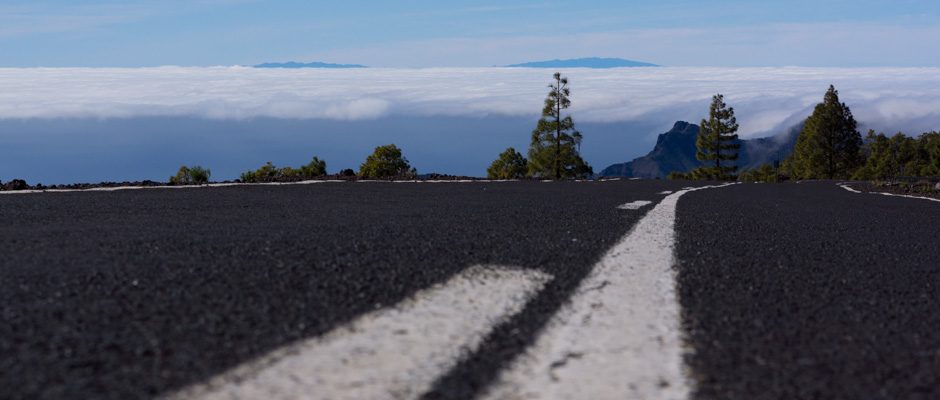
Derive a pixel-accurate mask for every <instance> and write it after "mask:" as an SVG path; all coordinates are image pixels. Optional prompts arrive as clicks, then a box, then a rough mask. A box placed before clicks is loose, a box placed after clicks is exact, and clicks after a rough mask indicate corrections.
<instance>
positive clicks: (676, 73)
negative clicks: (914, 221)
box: [0, 67, 940, 137]
mask: <svg viewBox="0 0 940 400" xmlns="http://www.w3.org/2000/svg"><path fill="white" fill-rule="evenodd" d="M552 72H553V71H550V70H544V69H528V68H439V69H433V68H432V69H377V68H369V69H256V68H249V67H211V68H189V67H158V68H126V69H111V68H30V69H0V119H9V118H63V117H66V118H68V117H79V118H130V117H141V116H195V117H203V118H209V119H236V120H242V119H250V118H255V117H271V118H300V119H306V118H327V119H337V120H361V119H375V118H380V117H385V116H390V115H401V116H472V117H486V116H491V115H502V116H535V117H538V113H539V112H540V110H541V107H542V102H543V101H544V99H545V96H546V94H547V92H548V91H547V88H546V86H547V85H548V84H549V83H550V82H551V74H552ZM562 72H563V73H564V75H565V76H567V77H568V78H569V81H570V87H571V90H572V95H571V100H572V108H571V109H570V112H571V114H572V115H573V116H574V118H575V122H582V121H583V122H619V121H639V120H658V121H657V123H658V124H659V125H661V126H665V127H668V126H669V125H671V123H672V122H674V121H676V120H681V119H684V120H689V121H692V122H696V121H698V120H699V119H701V118H703V117H705V116H706V114H707V111H708V110H707V105H708V102H709V100H710V98H711V96H712V95H714V94H716V93H722V94H724V96H725V101H726V103H728V104H729V105H730V106H732V107H734V108H735V110H736V115H737V118H738V122H739V123H740V124H741V129H740V132H739V133H740V134H741V136H743V137H751V136H753V135H759V134H764V133H766V132H769V131H772V130H773V129H775V128H777V127H778V126H779V125H781V124H784V123H787V122H788V121H790V120H793V119H799V118H803V117H805V116H806V115H808V113H810V112H811V111H812V107H813V106H814V105H815V104H816V103H818V102H820V101H821V100H822V97H823V94H824V93H825V91H826V89H827V88H828V87H829V85H830V84H832V85H835V87H836V89H837V90H839V92H840V98H841V100H842V101H843V102H845V103H846V104H848V105H849V107H851V109H852V111H853V112H854V114H855V116H856V119H858V120H859V121H860V122H862V124H864V125H865V126H868V127H872V128H875V129H876V130H888V131H898V130H901V131H904V132H909V133H920V132H923V131H925V130H935V129H938V128H940V114H938V111H940V68H845V69H842V68H799V67H787V68H701V67H662V68H617V69H606V70H598V69H568V70H563V71H562ZM442 134H446V132H442Z"/></svg>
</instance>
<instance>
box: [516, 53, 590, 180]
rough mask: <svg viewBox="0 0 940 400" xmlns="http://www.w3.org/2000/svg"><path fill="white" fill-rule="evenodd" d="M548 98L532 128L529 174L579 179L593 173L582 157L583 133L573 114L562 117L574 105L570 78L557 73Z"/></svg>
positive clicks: (550, 86)
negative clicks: (573, 118) (577, 127)
mask: <svg viewBox="0 0 940 400" xmlns="http://www.w3.org/2000/svg"><path fill="white" fill-rule="evenodd" d="M548 87H549V88H550V89H551V91H550V92H549V93H548V97H546V98H545V107H544V108H543V109H542V118H541V119H539V122H538V125H537V126H536V128H535V130H534V131H532V144H531V146H530V148H529V163H528V166H529V174H530V175H534V176H539V177H553V178H555V179H560V178H580V177H585V176H590V175H592V174H594V170H593V169H592V168H591V167H590V166H588V165H587V163H585V162H584V160H583V159H581V156H580V154H579V153H580V150H581V139H582V136H581V132H578V131H576V130H575V129H574V121H573V120H572V119H571V116H570V115H569V116H565V117H562V115H561V113H562V111H563V110H565V109H567V108H568V107H570V106H571V101H570V100H568V96H569V95H571V91H570V90H569V89H568V78H563V77H562V76H561V73H558V72H556V73H555V82H554V83H552V84H551V85H548Z"/></svg>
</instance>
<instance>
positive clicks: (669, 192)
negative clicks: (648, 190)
mask: <svg viewBox="0 0 940 400" xmlns="http://www.w3.org/2000/svg"><path fill="white" fill-rule="evenodd" d="M657 194H672V190H663V191H662V192H659V193H657Z"/></svg>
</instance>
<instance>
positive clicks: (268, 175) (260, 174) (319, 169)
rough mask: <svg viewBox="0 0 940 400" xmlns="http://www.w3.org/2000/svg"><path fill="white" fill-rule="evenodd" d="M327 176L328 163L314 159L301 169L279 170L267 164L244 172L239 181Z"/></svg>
mask: <svg viewBox="0 0 940 400" xmlns="http://www.w3.org/2000/svg"><path fill="white" fill-rule="evenodd" d="M323 175H326V161H323V160H321V159H319V158H317V157H313V161H310V163H309V164H307V165H303V166H301V167H300V168H291V167H283V168H278V167H277V166H275V165H274V164H272V163H271V162H270V161H268V162H267V163H265V164H264V165H262V166H261V168H258V169H256V170H254V171H247V172H243V173H242V174H241V175H240V176H239V179H240V180H241V181H242V182H252V181H256V180H262V181H264V180H273V179H276V178H279V177H298V178H313V177H317V176H323Z"/></svg>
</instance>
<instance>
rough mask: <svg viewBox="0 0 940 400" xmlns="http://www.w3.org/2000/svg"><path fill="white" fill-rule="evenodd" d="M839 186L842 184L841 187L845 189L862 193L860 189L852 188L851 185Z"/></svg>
mask: <svg viewBox="0 0 940 400" xmlns="http://www.w3.org/2000/svg"><path fill="white" fill-rule="evenodd" d="M839 186H840V187H841V188H843V189H845V190H848V191H850V192H852V193H861V192H860V191H858V190H855V189H852V188H851V187H849V185H839Z"/></svg>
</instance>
